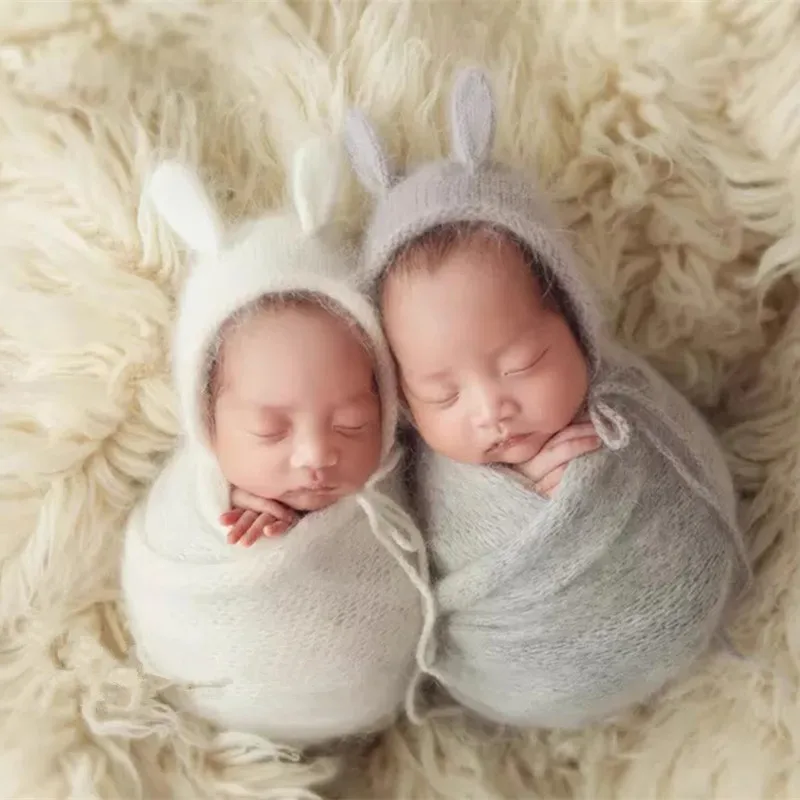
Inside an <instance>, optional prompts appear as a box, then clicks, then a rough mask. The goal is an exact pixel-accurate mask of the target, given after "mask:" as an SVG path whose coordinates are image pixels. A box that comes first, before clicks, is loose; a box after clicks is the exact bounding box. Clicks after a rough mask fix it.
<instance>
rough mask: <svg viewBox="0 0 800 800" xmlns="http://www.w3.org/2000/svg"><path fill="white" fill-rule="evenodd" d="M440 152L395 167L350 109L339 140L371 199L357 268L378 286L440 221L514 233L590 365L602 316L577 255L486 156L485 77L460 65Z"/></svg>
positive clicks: (526, 178)
mask: <svg viewBox="0 0 800 800" xmlns="http://www.w3.org/2000/svg"><path fill="white" fill-rule="evenodd" d="M450 126H451V153H450V156H449V158H445V159H443V160H439V161H433V162H429V163H426V164H423V165H421V166H419V167H416V168H414V169H412V170H410V171H409V172H408V174H406V175H403V174H401V173H399V172H398V171H397V169H396V168H395V166H394V165H393V163H392V160H391V158H390V157H389V155H388V153H387V152H386V151H385V149H384V147H383V145H382V144H381V141H380V138H379V137H378V135H377V133H376V131H375V129H374V127H373V126H372V124H371V123H370V122H369V120H368V119H367V118H366V116H365V115H364V114H363V113H361V112H360V111H355V110H354V111H351V112H350V114H349V115H348V119H347V125H346V137H345V141H346V146H347V151H348V154H349V156H350V161H351V163H352V166H353V169H354V171H355V172H356V174H357V176H358V177H359V180H360V181H361V183H362V184H363V185H364V186H365V187H366V188H367V189H368V190H370V191H371V192H372V193H373V194H374V195H375V196H376V203H375V207H374V210H373V214H372V218H371V220H370V223H369V225H368V227H367V230H366V232H365V236H364V248H363V260H362V269H363V273H364V278H365V280H366V281H367V282H368V284H369V285H370V286H372V287H373V288H376V287H377V286H379V284H380V282H381V280H382V278H383V277H384V275H385V273H386V271H387V269H388V268H389V267H390V266H391V264H392V260H393V258H394V256H395V255H396V253H397V252H398V250H399V249H400V248H402V247H403V246H404V245H406V244H408V243H409V242H411V241H413V240H414V239H416V238H418V237H420V236H421V235H422V234H424V233H426V232H427V231H429V230H431V229H433V228H435V227H437V226H439V225H445V224H452V223H461V222H475V223H478V222H482V223H487V224H489V225H491V226H492V227H496V228H503V229H506V230H507V231H509V232H510V233H511V234H512V235H513V236H514V237H515V238H517V239H518V240H520V241H521V242H522V243H523V244H524V245H525V246H526V248H528V249H529V250H530V252H531V254H532V255H533V256H534V258H535V260H536V263H537V264H538V265H540V266H541V269H542V270H543V272H544V275H542V276H540V277H541V278H544V280H545V281H547V282H548V284H549V283H550V282H552V283H553V284H555V286H556V287H557V288H558V290H559V291H558V294H559V300H560V302H561V303H562V306H563V310H564V313H565V314H567V316H568V318H569V319H570V321H571V322H572V323H573V325H574V326H575V327H576V332H577V333H578V335H579V336H580V338H581V340H582V343H583V345H584V347H585V349H586V352H587V354H588V356H589V359H590V362H591V363H592V364H593V366H595V367H596V365H597V359H598V355H597V350H598V342H599V338H600V336H601V335H602V334H601V331H602V318H601V314H600V311H599V307H598V304H597V300H596V298H595V296H594V294H593V292H592V290H591V288H590V286H589V284H588V283H587V281H586V279H585V277H584V276H583V274H582V270H581V267H580V265H579V264H578V261H577V258H576V256H575V255H574V254H573V252H572V250H571V248H570V247H569V245H568V244H567V243H566V242H565V241H564V240H563V239H562V237H561V236H560V235H559V234H558V232H557V225H556V223H555V221H554V219H553V214H552V212H551V210H550V209H549V207H548V203H547V200H546V198H545V197H544V195H543V194H542V193H541V191H540V190H539V189H538V188H537V187H536V185H535V183H534V181H533V180H532V179H531V177H530V175H527V174H526V173H525V172H523V171H521V170H514V169H511V168H510V167H508V166H505V165H502V164H498V163H496V162H494V161H492V160H491V158H490V154H491V149H492V144H493V141H494V130H495V106H494V99H493V96H492V91H491V87H490V84H489V80H488V78H487V76H486V75H485V74H484V73H483V72H482V71H481V70H478V69H474V68H470V69H465V70H462V71H461V72H460V73H459V74H458V76H457V78H456V81H455V84H454V87H453V91H452V96H451V104H450Z"/></svg>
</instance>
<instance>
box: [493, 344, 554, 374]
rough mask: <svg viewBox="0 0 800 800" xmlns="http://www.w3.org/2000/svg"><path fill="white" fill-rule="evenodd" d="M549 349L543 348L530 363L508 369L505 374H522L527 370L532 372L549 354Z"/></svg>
mask: <svg viewBox="0 0 800 800" xmlns="http://www.w3.org/2000/svg"><path fill="white" fill-rule="evenodd" d="M549 350H550V348H549V347H548V348H545V349H544V350H542V352H541V353H539V355H537V356H536V358H534V359H533V361H531V362H530V364H528V365H527V366H525V367H520V368H519V369H510V370H507V371H506V372H504V373H503V376H504V377H510V376H513V375H522V374H524V373H526V372H530V371H531V370H532V369H533V368H534V367H535V366H536V365H537V364H538V363H539V362H540V361H541V360H542V359H543V358H544V357H545V356H546V355H547V353H548V351H549Z"/></svg>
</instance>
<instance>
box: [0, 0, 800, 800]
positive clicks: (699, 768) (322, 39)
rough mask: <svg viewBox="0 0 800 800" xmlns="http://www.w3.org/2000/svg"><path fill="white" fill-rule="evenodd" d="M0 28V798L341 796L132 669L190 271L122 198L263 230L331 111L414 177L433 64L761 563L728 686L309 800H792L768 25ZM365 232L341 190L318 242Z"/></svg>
mask: <svg viewBox="0 0 800 800" xmlns="http://www.w3.org/2000/svg"><path fill="white" fill-rule="evenodd" d="M0 31H2V41H0V70H2V76H0V112H2V113H0V158H2V161H1V162H0V254H1V255H0V264H2V268H0V465H2V466H0V521H2V529H1V530H2V539H0V786H2V788H3V795H4V796H5V797H9V798H11V797H14V798H23V797H25V798H34V797H35V798H54V797H70V796H76V797H77V796H82V797H102V798H125V799H126V800H131V798H150V797H194V798H234V797H235V798H264V797H269V796H270V793H271V792H273V790H274V789H275V788H276V787H279V786H281V787H286V786H297V787H298V789H297V792H296V794H297V795H299V796H302V794H303V793H304V792H306V791H307V788H308V787H314V786H316V787H320V786H325V785H326V784H327V783H328V781H329V779H330V778H331V777H332V776H333V774H334V772H336V771H337V770H338V769H339V767H340V765H339V763H338V760H337V759H333V758H329V757H324V758H323V757H320V758H316V759H310V760H307V761H294V760H292V758H291V757H290V754H283V753H280V752H279V753H275V752H269V751H268V750H267V749H266V748H264V747H263V744H262V743H261V742H259V741H258V740H254V739H251V738H249V737H243V736H240V735H234V734H231V733H230V732H225V731H213V730H211V729H209V728H207V727H205V726H203V725H202V724H200V723H199V722H197V721H195V720H193V719H191V718H190V717H187V716H180V715H176V714H175V713H174V711H173V710H172V709H171V708H170V706H169V705H168V704H166V703H165V702H164V696H163V687H162V686H160V685H158V684H156V683H154V682H153V681H151V680H148V679H145V678H143V677H142V676H141V675H140V674H138V673H137V671H136V669H135V668H134V667H133V666H132V665H131V663H130V662H129V661H128V646H129V638H128V635H127V632H126V626H125V620H124V619H123V618H122V617H121V615H120V613H119V610H118V605H117V600H118V597H119V577H118V565H119V556H120V547H121V543H122V534H123V525H124V520H125V518H126V516H127V514H128V513H129V511H130V509H131V508H132V506H133V505H134V504H135V502H136V500H137V498H138V497H140V496H141V494H142V493H143V491H144V489H145V487H146V486H147V485H149V484H150V483H151V482H152V480H153V479H154V477H155V475H156V474H157V472H158V470H159V468H160V466H161V463H162V461H163V458H164V457H165V456H166V454H167V453H168V452H169V451H170V449H171V447H172V444H173V438H174V434H175V429H176V425H175V416H174V397H173V394H172V391H171V389H170V385H169V376H168V370H167V342H168V333H169V330H170V326H171V323H172V314H173V309H174V296H175V290H176V288H177V286H179V285H180V282H181V280H182V278H183V275H184V259H183V257H182V254H181V253H179V252H177V251H176V250H175V249H174V245H173V244H172V243H170V242H168V241H166V240H164V239H163V238H162V237H161V236H159V234H158V233H157V232H156V231H154V230H152V229H150V228H148V226H147V224H146V221H144V220H143V221H142V224H141V225H139V224H138V223H137V200H138V196H139V191H140V188H141V180H142V177H143V175H144V174H145V171H146V169H147V168H148V167H149V166H150V165H151V164H152V163H153V162H154V160H156V159H157V158H159V157H161V156H164V155H180V156H184V157H186V158H187V159H190V160H193V161H194V162H196V163H198V164H199V165H200V167H201V169H202V171H203V173H204V176H205V177H207V178H208V180H209V181H210V182H211V185H214V186H215V188H216V195H217V200H218V202H219V203H220V204H221V205H222V206H223V207H224V208H225V211H226V215H227V216H229V217H231V218H233V217H236V216H238V215H240V214H243V213H245V212H247V213H248V214H252V213H257V212H258V211H260V210H263V209H266V208H270V207H274V206H277V205H278V203H279V200H280V199H281V197H282V195H283V188H284V178H285V167H286V165H287V163H288V160H289V157H290V155H291V153H292V152H293V150H294V149H295V147H296V145H297V143H298V141H300V140H302V139H303V138H305V137H306V136H308V135H311V134H314V133H318V132H320V131H323V130H326V129H335V128H336V127H338V126H339V125H340V123H341V121H342V117H343V114H344V110H345V108H346V107H347V106H348V104H349V103H351V102H357V103H358V104H359V105H360V106H361V107H363V108H364V109H365V110H367V111H368V113H369V114H370V116H371V117H372V119H374V120H375V122H376V124H378V125H379V126H380V127H381V130H382V133H384V134H385V135H387V136H389V137H390V145H391V147H392V151H393V152H399V153H402V154H404V155H408V156H410V157H412V158H413V159H415V160H419V159H421V158H423V157H431V156H434V155H436V154H438V153H441V152H442V149H443V145H444V144H445V142H444V136H445V135H446V133H445V126H444V125H443V124H442V122H443V119H444V113H445V109H444V107H443V106H444V103H443V102H441V101H442V100H443V99H444V98H445V96H446V93H447V91H448V89H449V86H450V79H451V76H452V74H453V70H454V67H455V66H456V65H458V64H463V63H470V62H471V63H475V62H476V61H478V62H480V63H482V64H484V65H485V66H487V67H488V68H489V69H490V70H492V72H493V74H494V75H496V76H497V79H496V83H495V85H496V87H497V96H498V108H499V109H500V110H501V112H500V113H501V116H500V118H499V120H498V134H497V156H498V158H500V159H502V160H507V161H515V162H519V163H526V164H529V165H531V166H533V167H535V168H536V169H537V170H538V172H539V174H540V175H541V176H542V177H543V178H544V179H545V180H548V181H550V182H552V183H553V184H554V187H555V190H556V192H557V194H558V199H559V201H560V205H561V213H562V218H563V220H564V223H565V226H567V227H568V228H569V231H571V232H572V234H571V235H573V236H574V243H575V245H576V247H577V248H578V249H579V250H580V252H581V254H582V256H583V257H584V259H585V260H586V261H587V262H588V263H589V264H590V265H591V266H592V269H593V278H594V279H595V280H596V282H597V284H598V285H599V286H600V288H601V290H602V291H603V292H604V295H605V298H606V300H607V304H608V311H609V313H610V314H611V315H612V316H613V318H614V319H615V320H616V322H617V329H618V332H619V334H620V336H621V337H622V338H623V339H624V340H625V341H626V343H627V344H629V345H630V346H631V347H632V348H634V349H635V350H637V351H638V352H640V353H641V354H643V355H644V356H646V357H647V358H649V359H650V360H651V361H652V363H654V365H655V366H656V367H658V368H659V369H660V370H661V371H662V372H663V373H664V374H665V375H666V376H667V377H668V378H669V379H670V380H671V381H673V382H674V383H675V385H676V386H678V387H679V388H680V389H681V390H682V391H684V392H685V393H687V394H688V395H689V396H690V397H691V398H692V399H693V400H694V401H695V402H696V403H698V404H699V405H700V406H702V407H703V408H704V410H706V411H707V412H708V413H709V415H710V416H711V419H712V420H713V422H714V425H715V427H716V428H717V430H718V432H719V433H720V434H721V436H722V440H723V442H724V444H725V446H726V452H727V455H728V457H729V459H730V465H731V467H732V469H733V472H734V475H735V478H736V483H737V489H738V491H739V494H740V497H741V501H742V502H741V505H740V511H741V519H742V522H743V525H744V527H745V529H746V534H747V543H748V547H749V548H750V550H751V552H752V554H753V556H754V558H755V559H756V582H755V587H754V589H753V591H752V592H751V594H750V595H749V597H748V598H747V599H746V601H745V603H744V605H743V607H742V609H741V611H740V612H739V614H738V617H737V619H735V620H734V624H733V626H732V628H731V638H732V642H733V644H734V646H735V648H736V649H737V650H738V651H739V652H740V653H741V654H742V658H740V659H736V658H733V657H732V656H731V655H729V654H717V655H713V656H709V657H708V658H707V659H705V660H704V661H703V662H702V663H701V664H699V665H698V667H697V669H696V670H695V671H694V672H693V673H692V674H691V675H689V676H688V677H687V678H685V679H684V680H682V681H681V682H679V683H676V684H674V685H672V686H671V687H669V688H668V689H667V690H666V691H665V692H664V693H662V694H661V695H660V696H659V697H658V698H656V699H655V700H654V701H653V702H652V703H651V704H650V705H649V706H648V707H647V708H646V709H642V710H640V711H637V712H635V713H631V714H629V715H627V716H625V717H624V718H621V719H619V720H617V721H616V722H615V723H614V724H613V725H610V726H605V727H597V728H592V729H588V730H584V731H581V732H579V733H557V734H556V733H548V732H542V731H530V732H528V733H523V734H519V735H516V734H511V733H509V734H502V735H501V734H498V733H497V732H489V731H485V730H482V729H481V728H479V727H477V726H476V725H474V724H473V723H470V722H469V721H468V720H466V719H462V718H455V719H441V720H437V721H431V722H429V723H427V724H425V725H423V726H422V727H419V728H415V727H412V726H409V725H406V724H400V725H398V726H396V727H395V728H393V729H392V730H391V731H389V732H388V733H387V734H386V735H385V736H384V737H383V738H382V739H381V740H380V741H379V742H378V743H377V744H375V745H374V746H373V747H371V748H369V749H367V750H364V751H363V752H361V753H359V754H358V755H357V756H356V755H353V756H352V757H351V758H350V759H348V760H347V763H346V765H345V767H343V768H342V769H343V771H340V772H339V775H338V778H337V780H336V782H335V783H334V784H333V785H331V786H330V787H329V788H324V789H319V788H318V790H319V791H320V792H321V793H322V794H336V793H338V794H340V795H345V796H351V797H352V796H361V797H367V796H371V797H396V798H405V797H416V798H434V797H436V798H453V800H455V798H463V797H473V798H514V797H520V796H527V797H531V796H540V797H548V798H551V797H575V798H578V797H586V798H590V797H591V798H602V797H611V796H613V797H617V798H636V800H642V799H643V798H650V797H653V798H655V797H658V798H660V799H662V800H663V798H675V800H678V798H680V800H685V799H686V798H725V800H732V799H733V798H742V800H744V799H745V798H747V800H751V799H752V798H754V797H771V798H772V797H786V798H789V797H797V796H800V759H798V757H797V751H798V749H799V748H800V705H798V704H797V703H796V702H795V697H796V694H797V691H798V688H800V627H798V626H799V625H800V622H798V620H800V575H798V569H799V567H800V565H799V564H798V561H799V560H800V491H799V490H798V486H799V485H800V427H799V426H798V424H797V420H798V414H799V413H800V311H795V306H796V299H797V289H796V285H797V280H796V276H795V271H796V270H798V269H800V228H799V227H798V222H797V220H800V121H799V120H800V115H799V114H798V101H797V100H796V91H795V87H796V85H797V83H798V81H800V18H799V17H798V12H797V6H796V3H794V2H793V0H774V2H770V3H753V2H751V1H750V0H709V2H696V1H695V0H647V1H646V2H644V0H641V1H640V2H637V1H635V0H618V2H613V3H612V2H606V1H605V0H598V2H592V0H565V2H552V0H526V1H525V2H512V0H502V1H501V0H498V2H494V3H486V2H482V1H479V0H475V2H471V0H462V2H459V3H450V2H448V3H441V2H420V1H417V2H410V0H406V1H405V2H397V3H388V2H384V0H373V1H372V2H364V0H352V1H348V2H345V3H340V2H330V3H327V2H299V1H295V2H290V1H289V0H271V1H270V2H268V3H255V2H247V3H244V2H240V3H233V4H232V3H230V2H214V1H213V0H204V1H201V0H194V1H192V0H190V1H189V2H180V3H177V2H167V1H165V2H159V3H153V2H146V1H145V0H142V2H136V0H129V1H128V2H121V3H114V4H110V3H101V2H90V3H83V2H81V3H78V2H75V3H68V2H64V3H39V2H37V3H34V2H29V3H6V4H3V5H2V7H0ZM436 130H440V131H442V139H441V140H440V139H439V138H432V134H431V132H432V131H436ZM364 212H365V204H364V198H363V196H362V195H360V194H359V193H358V192H357V190H356V187H355V183H354V182H353V185H352V186H351V188H350V192H349V194H348V197H347V200H346V202H345V205H344V208H343V214H344V215H345V216H346V219H347V221H348V222H350V223H351V224H352V225H353V226H356V225H358V224H360V223H361V222H362V221H363V219H364ZM273 796H274V792H273ZM283 796H285V795H283Z"/></svg>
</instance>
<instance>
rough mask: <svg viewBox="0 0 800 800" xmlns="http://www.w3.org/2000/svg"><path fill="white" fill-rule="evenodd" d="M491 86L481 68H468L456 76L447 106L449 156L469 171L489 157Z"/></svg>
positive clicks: (490, 143) (492, 103) (491, 129)
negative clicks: (449, 141) (450, 147)
mask: <svg viewBox="0 0 800 800" xmlns="http://www.w3.org/2000/svg"><path fill="white" fill-rule="evenodd" d="M494 127H495V109H494V100H493V98H492V88H491V86H490V84H489V79H488V77H487V76H486V73H485V72H483V70H480V69H477V68H475V67H471V68H468V69H464V70H462V71H461V72H460V73H459V74H458V76H457V77H456V81H455V84H454V86H453V94H452V100H451V106H450V128H451V135H452V147H453V157H454V159H455V160H456V161H460V162H461V163H462V164H464V165H465V166H466V167H468V168H469V169H470V171H474V170H475V169H477V168H478V167H480V166H481V164H483V163H484V162H485V161H487V160H488V158H489V153H490V152H491V149H492V143H493V141H494Z"/></svg>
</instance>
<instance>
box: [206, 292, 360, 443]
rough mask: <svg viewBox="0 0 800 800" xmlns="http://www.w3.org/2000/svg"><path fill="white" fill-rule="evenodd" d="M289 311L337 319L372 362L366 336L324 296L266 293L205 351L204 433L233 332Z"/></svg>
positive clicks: (211, 418) (210, 419) (231, 319)
mask: <svg viewBox="0 0 800 800" xmlns="http://www.w3.org/2000/svg"><path fill="white" fill-rule="evenodd" d="M293 309H309V310H322V311H324V312H325V313H327V314H330V315H331V316H333V317H336V318H337V319H340V320H342V321H344V322H345V323H346V324H347V326H348V328H349V329H350V332H351V333H352V334H353V335H354V336H355V337H356V338H357V339H358V341H359V342H360V344H361V346H362V347H363V348H364V349H365V350H366V351H367V352H368V353H369V356H370V358H371V359H373V361H374V357H375V354H374V352H373V348H372V346H371V345H370V342H369V339H368V337H367V336H366V335H365V334H364V332H363V331H362V330H361V328H360V327H359V325H358V324H357V323H356V321H355V320H354V319H353V318H352V317H351V316H350V315H349V314H348V313H347V312H346V311H345V310H344V309H343V308H341V307H340V306H339V305H338V304H336V303H335V302H334V301H332V300H331V299H330V298H328V297H324V296H323V295H320V294H316V293H314V292H279V293H274V294H266V295H263V296H262V297H259V298H258V299H256V300H254V301H253V302H251V303H248V304H247V305H245V306H243V307H242V308H240V309H239V310H238V311H237V312H236V313H234V314H232V315H231V316H230V317H228V319H227V320H225V322H224V323H223V324H222V325H221V326H220V329H219V331H218V332H217V335H216V336H215V337H214V341H213V343H212V345H211V347H210V349H209V352H208V356H207V359H206V371H205V375H206V378H205V381H204V384H203V386H204V388H203V404H204V409H205V418H206V425H207V426H208V430H209V431H210V432H212V433H213V431H214V403H215V402H216V399H217V397H218V395H219V391H220V388H221V385H222V374H223V362H224V359H225V344H226V342H227V341H228V340H229V339H230V336H231V334H232V333H234V331H238V330H241V329H242V328H244V327H245V326H246V325H248V324H249V323H251V322H252V321H253V320H255V319H257V318H259V317H261V316H262V315H265V314H275V313H279V312H281V311H286V310H293Z"/></svg>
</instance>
